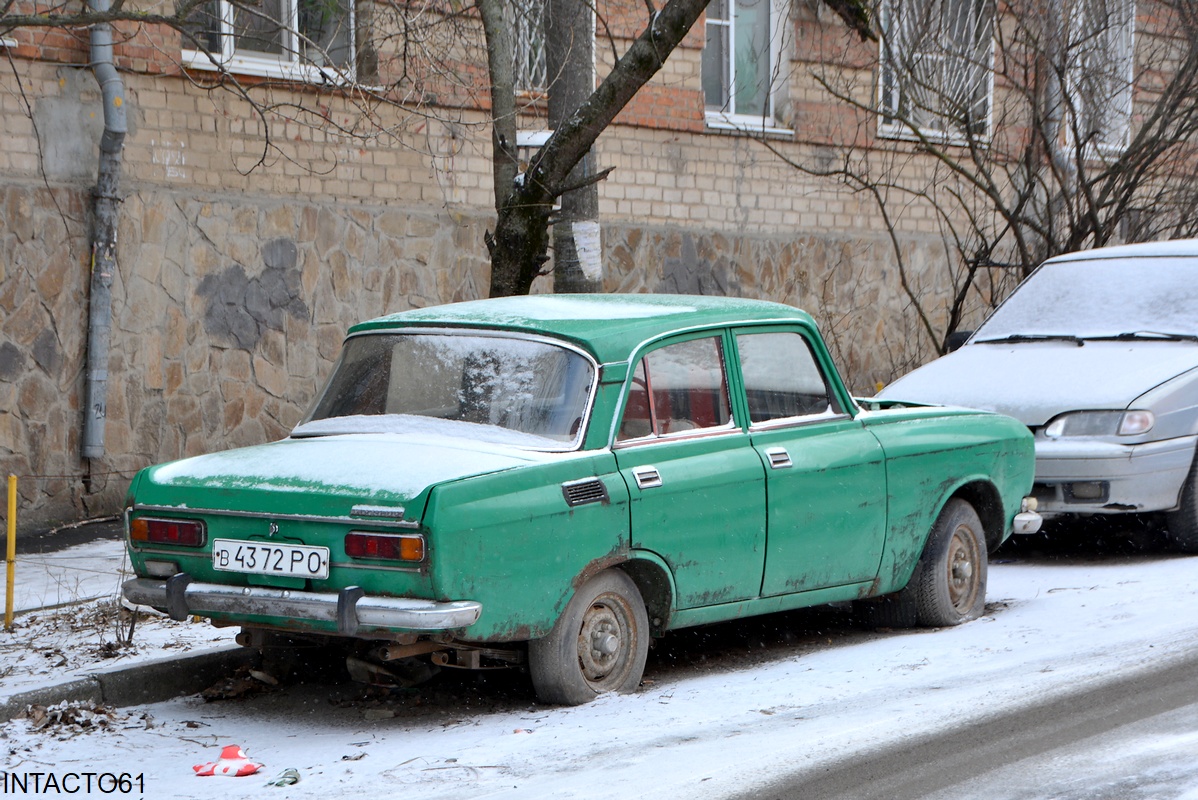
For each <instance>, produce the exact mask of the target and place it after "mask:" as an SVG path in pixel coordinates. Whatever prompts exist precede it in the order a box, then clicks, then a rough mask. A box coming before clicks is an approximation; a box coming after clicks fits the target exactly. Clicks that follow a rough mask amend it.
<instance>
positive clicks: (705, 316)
mask: <svg viewBox="0 0 1198 800" xmlns="http://www.w3.org/2000/svg"><path fill="white" fill-rule="evenodd" d="M772 321H784V322H800V323H806V324H808V325H812V326H814V323H813V322H812V320H811V317H810V316H808V315H807V314H806V313H805V312H803V311H800V310H799V309H797V308H793V307H791V306H787V305H783V304H781V303H771V302H767V301H764V300H748V299H744V298H737V297H707V296H701V295H666V294H579V295H562V294H555V295H530V296H520V297H503V298H494V299H489V300H471V301H467V302H462V303H451V304H449V305H443V306H432V307H429V308H422V309H414V310H411V311H403V312H400V313H398V314H391V315H389V316H385V317H380V318H378V319H373V320H369V321H367V322H363V323H359V324H358V325H355V326H353V327H352V328H350V333H351V334H354V333H362V332H365V331H370V330H388V329H392V330H393V329H395V328H399V327H421V326H435V327H444V326H449V327H477V328H499V329H503V330H518V331H525V332H528V333H534V334H542V335H549V336H558V337H563V338H567V339H570V340H572V341H575V342H578V343H580V344H582V345H583V346H584V347H587V348H588V349H590V350H591V351H592V352H593V353H594V354H595V355H596V357H597V358H598V359H599V360H600V361H602V362H607V361H623V360H625V359H627V358H628V355H629V353H630V352H631V350H632V349H633V348H634V347H636V345H638V344H640V343H641V342H643V341H646V340H648V339H651V338H654V337H656V336H660V335H662V334H665V333H669V332H671V331H675V330H682V329H687V328H696V327H702V326H706V325H720V324H729V323H741V322H743V323H747V324H752V323H759V322H772Z"/></svg>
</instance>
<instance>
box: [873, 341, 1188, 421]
mask: <svg viewBox="0 0 1198 800" xmlns="http://www.w3.org/2000/svg"><path fill="white" fill-rule="evenodd" d="M1196 367H1198V346H1195V345H1194V344H1193V343H1188V342H1134V343H1129V342H1109V341H1087V342H1085V343H1084V344H1083V345H1082V346H1080V347H1079V346H1078V345H1077V343H1076V342H1029V343H1018V344H970V345H966V346H965V347H962V348H961V349H960V350H957V351H956V352H953V353H949V354H948V355H946V356H944V357H942V358H938V359H936V360H935V361H932V362H931V363H929V364H925V365H924V366H922V367H920V368H919V369H917V370H915V371H913V372H911V373H909V374H907V375H905V376H903V377H902V378H899V379H898V380H897V381H895V382H894V383H892V384H891V385H890V386H887V387H886V388H885V389H884V390H883V391H882V392H880V393H879V397H883V398H886V399H890V400H911V401H915V402H921V403H938V404H941V405H959V406H968V407H971V408H981V409H986V410H988V411H998V412H1000V413H1003V414H1008V415H1010V416H1012V417H1015V418H1016V419H1018V420H1019V421H1020V422H1023V423H1024V424H1025V425H1028V426H1031V427H1039V426H1041V425H1043V424H1045V423H1046V422H1048V421H1049V420H1050V419H1052V418H1053V417H1054V416H1056V415H1057V414H1061V413H1063V412H1066V411H1077V410H1088V409H1123V408H1127V407H1128V406H1129V405H1130V404H1131V403H1132V402H1133V401H1135V399H1136V398H1137V397H1139V396H1140V395H1142V394H1144V393H1145V392H1147V391H1149V390H1151V389H1153V388H1154V387H1156V386H1159V385H1160V384H1162V383H1164V382H1165V381H1168V380H1169V379H1171V378H1173V377H1176V376H1177V375H1180V374H1182V373H1184V372H1187V371H1189V370H1192V369H1194V368H1196Z"/></svg>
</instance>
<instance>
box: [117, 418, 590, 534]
mask: <svg viewBox="0 0 1198 800" xmlns="http://www.w3.org/2000/svg"><path fill="white" fill-rule="evenodd" d="M570 455H572V454H563V453H539V452H534V451H527V450H521V449H518V448H514V447H505V446H502V445H485V444H480V443H478V442H476V441H472V440H466V439H459V438H452V437H431V436H430V437H416V436H405V435H398V434H350V435H341V436H322V437H318V438H304V439H284V440H282V441H278V442H273V443H271V444H264V445H258V446H256V447H244V448H239V449H236V450H228V451H225V452H222V453H213V454H211V455H204V456H196V457H194V458H187V459H183V460H182V461H173V462H170V463H167V464H162V465H159V466H156V467H151V468H149V469H147V470H145V471H144V472H143V474H142V475H141V476H140V477H139V479H138V481H137V483H136V485H135V487H134V488H135V499H136V502H137V504H138V505H152V506H170V507H187V508H209V509H213V508H215V509H222V510H229V511H247V512H259V513H265V514H292V515H314V516H348V515H349V513H350V510H351V508H352V507H353V506H354V505H356V504H373V505H379V506H395V505H400V506H408V507H409V508H411V505H409V504H411V503H412V501H413V500H415V499H418V498H419V499H420V500H421V502H419V503H417V504H416V505H417V508H415V509H413V511H410V512H409V513H408V514H407V515H406V516H407V517H408V518H412V517H417V518H418V517H419V514H420V510H421V509H422V508H423V497H422V496H423V495H425V494H426V492H427V490H428V489H429V488H431V487H432V486H433V485H435V484H437V483H442V482H445V481H452V480H458V479H461V478H467V477H471V476H475V475H484V474H488V473H493V472H499V471H501V470H507V469H512V468H514V467H519V466H522V465H525V464H528V463H531V462H537V461H544V460H547V459H551V458H558V459H560V458H563V457H569V456H570Z"/></svg>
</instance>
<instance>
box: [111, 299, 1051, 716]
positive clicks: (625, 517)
mask: <svg viewBox="0 0 1198 800" xmlns="http://www.w3.org/2000/svg"><path fill="white" fill-rule="evenodd" d="M1033 461H1034V455H1033V445H1032V437H1031V434H1030V433H1029V432H1028V429H1027V427H1026V426H1024V425H1021V424H1019V423H1018V422H1016V421H1015V420H1013V419H1011V418H1009V417H1005V416H1001V415H998V414H992V413H985V412H979V411H970V410H966V409H945V408H938V407H929V406H917V405H912V404H905V403H901V402H897V401H886V402H884V403H871V402H869V401H857V400H854V398H853V397H851V396H850V394H849V393H848V392H847V391H846V389H845V387H844V384H843V383H842V382H841V380H840V377H839V376H838V375H837V373H836V370H835V368H834V367H833V365H832V360H831V358H830V357H829V355H828V351H827V348H826V347H825V345H824V343H823V341H822V339H821V338H820V335H819V333H818V331H817V330H816V327H815V324H814V323H813V321H812V319H811V317H809V316H808V315H807V314H805V313H804V312H802V311H799V310H797V309H794V308H791V307H789V306H785V305H779V304H775V303H766V302H759V301H750V300H739V299H731V298H712V297H685V296H666V295H624V296H621V295H580V296H567V295H546V296H534V297H519V298H506V299H496V300H481V301H475V302H467V303H457V304H453V305H446V306H441V307H435V308H428V309H420V310H416V311H408V312H404V313H401V314H395V315H392V316H387V317H383V318H380V319H376V320H371V321H369V322H364V323H361V324H359V325H356V326H354V327H353V328H351V329H350V332H349V336H348V338H347V339H346V342H345V347H344V350H343V352H342V354H341V357H340V359H339V360H338V362H337V364H336V366H335V368H334V370H333V374H332V377H331V378H330V379H329V381H328V384H327V385H326V386H325V388H324V389H323V390H322V392H321V393H320V395H319V396H318V397H317V398H316V401H315V403H314V404H313V406H312V410H311V412H310V413H309V414H308V415H307V417H306V418H305V419H304V420H303V421H302V422H301V423H300V424H299V425H298V426H297V427H296V428H295V430H294V431H292V433H291V435H290V436H289V437H287V438H286V439H284V440H282V441H279V442H273V443H270V444H265V445H261V446H257V447H247V448H242V449H237V450H231V451H228V452H224V453H216V454H212V455H206V456H199V457H196V458H188V459H185V460H182V461H175V462H172V463H168V464H161V465H158V466H154V467H149V468H147V469H145V470H142V471H141V472H140V473H139V474H138V475H137V477H136V478H134V480H133V483H132V486H131V487H130V490H129V499H128V504H127V512H126V519H127V534H128V543H129V553H130V557H131V560H132V563H133V567H134V569H135V570H136V574H137V575H138V577H137V578H135V579H133V580H131V581H129V582H127V583H126V584H125V586H124V594H125V597H126V598H127V599H129V600H130V601H132V602H134V603H139V604H143V605H149V606H153V607H155V608H157V609H160V610H163V611H166V612H168V613H169V614H171V615H172V616H173V617H175V618H180V619H181V618H183V617H185V616H187V615H200V616H204V617H208V618H210V619H211V620H212V621H213V622H214V623H216V624H218V625H240V626H242V628H243V632H242V635H241V636H240V637H239V641H241V642H242V643H243V644H247V645H252V646H255V645H261V644H262V643H263V642H264V641H265V640H266V638H267V637H270V636H273V635H275V634H287V635H289V636H291V637H300V638H309V639H315V640H317V641H320V642H325V643H330V644H331V643H333V642H335V641H341V642H343V643H345V644H348V645H350V646H351V647H350V649H351V650H353V653H354V655H353V657H354V658H355V659H357V660H358V661H359V662H362V661H365V662H368V663H372V664H375V665H385V664H386V663H387V662H397V663H398V662H400V661H405V660H407V663H411V662H410V660H411V659H416V658H419V659H424V660H431V661H432V663H433V664H436V665H439V666H444V667H464V668H485V667H491V666H497V665H518V666H523V667H525V668H527V670H528V672H529V674H530V675H531V678H532V682H533V685H534V687H535V689H536V692H537V695H538V697H539V698H540V699H542V700H543V701H546V702H550V703H563V704H578V703H584V702H587V701H588V700H590V699H592V698H594V697H595V696H596V695H597V694H599V693H602V692H609V691H617V692H626V691H631V690H633V689H635V688H636V687H637V686H638V685H639V683H640V680H641V675H642V672H643V671H644V666H645V658H646V653H647V650H648V647H649V640H650V637H658V636H662V635H664V634H665V633H666V632H667V631H670V630H674V629H677V628H683V627H687V626H692V625H700V624H704V623H709V622H717V621H721V620H731V619H736V618H739V617H744V616H750V615H755V614H767V613H771V612H776V611H783V610H787V609H794V608H800V607H804V606H811V605H817V604H824V603H832V602H843V601H861V602H862V605H863V607H864V608H865V609H866V610H869V611H871V613H874V614H876V615H877V618H878V619H880V620H882V621H883V624H887V625H915V624H919V625H926V626H944V625H955V624H958V623H961V622H964V621H966V620H969V619H972V618H975V617H977V616H978V615H980V614H981V613H982V610H983V607H984V602H985V591H986V566H987V552H988V551H990V550H993V549H994V548H995V547H997V546H998V545H999V544H1000V543H1001V542H1002V541H1003V540H1004V539H1006V538H1007V536H1008V535H1009V534H1010V533H1011V532H1012V530H1017V531H1032V530H1035V529H1036V527H1038V523H1039V517H1038V515H1037V514H1036V513H1035V510H1034V507H1033V506H1031V505H1030V503H1029V501H1028V500H1027V499H1026V498H1025V497H1024V495H1025V494H1026V493H1027V492H1028V491H1029V490H1030V487H1031V485H1032V474H1033Z"/></svg>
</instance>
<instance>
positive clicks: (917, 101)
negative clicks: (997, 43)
mask: <svg viewBox="0 0 1198 800" xmlns="http://www.w3.org/2000/svg"><path fill="white" fill-rule="evenodd" d="M993 31H994V6H993V3H992V0H885V2H884V3H883V5H882V33H883V39H882V75H881V95H882V96H881V124H880V132H881V133H882V134H883V135H891V136H909V135H913V134H916V133H918V134H922V135H924V136H933V137H937V138H943V139H947V140H964V139H966V138H968V137H978V136H986V135H988V133H989V125H990V100H991V90H992V82H991V72H992V59H993V53H994V34H993Z"/></svg>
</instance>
